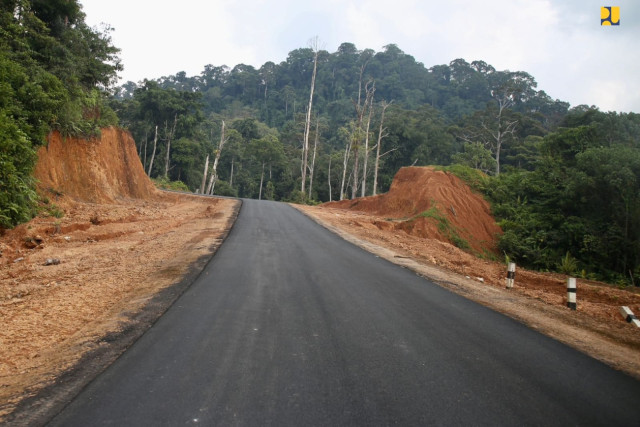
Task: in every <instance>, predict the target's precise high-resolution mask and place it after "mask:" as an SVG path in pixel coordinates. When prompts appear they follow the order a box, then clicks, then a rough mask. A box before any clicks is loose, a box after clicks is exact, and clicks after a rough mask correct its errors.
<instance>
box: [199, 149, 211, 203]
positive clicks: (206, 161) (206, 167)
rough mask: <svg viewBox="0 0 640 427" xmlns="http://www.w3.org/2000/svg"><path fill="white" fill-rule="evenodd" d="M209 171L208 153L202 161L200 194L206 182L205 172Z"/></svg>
mask: <svg viewBox="0 0 640 427" xmlns="http://www.w3.org/2000/svg"><path fill="white" fill-rule="evenodd" d="M208 173H209V155H208V154H207V159H206V160H205V161H204V173H203V174H202V184H200V194H204V186H205V185H206V184H207V174H208Z"/></svg>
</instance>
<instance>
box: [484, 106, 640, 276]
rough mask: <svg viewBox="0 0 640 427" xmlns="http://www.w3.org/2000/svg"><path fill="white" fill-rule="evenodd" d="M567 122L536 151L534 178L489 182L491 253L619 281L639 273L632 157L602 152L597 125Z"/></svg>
mask: <svg viewBox="0 0 640 427" xmlns="http://www.w3.org/2000/svg"><path fill="white" fill-rule="evenodd" d="M584 114H585V115H592V113H591V112H590V111H587V112H585V113H584ZM610 119H611V117H610ZM620 119H621V120H626V119H627V117H621V118H620ZM572 120H574V121H577V122H578V123H580V125H579V126H578V127H575V128H561V129H559V130H558V132H555V133H552V134H550V135H548V136H547V137H545V138H544V139H543V141H542V143H541V144H539V149H540V152H539V155H538V159H537V161H536V167H535V169H534V170H531V171H523V170H514V171H513V172H511V173H509V174H503V175H504V176H502V175H501V176H500V177H499V178H494V179H492V180H491V182H490V185H489V186H488V187H487V195H488V197H489V198H490V199H491V201H492V203H493V211H494V214H495V215H496V217H497V218H498V220H499V224H500V225H501V227H502V229H503V231H504V234H503V235H502V237H501V239H500V242H499V246H500V248H501V249H502V250H503V251H505V252H507V253H509V254H510V255H511V256H513V257H514V258H515V259H516V260H518V263H520V264H523V265H525V266H529V267H535V268H539V269H559V270H561V271H563V272H566V273H568V274H569V272H570V273H571V274H575V272H576V271H577V270H578V265H583V266H584V267H586V268H585V274H586V271H587V270H588V271H592V272H594V273H595V277H599V278H603V279H607V280H610V281H615V280H617V279H616V277H623V278H626V277H628V276H629V273H630V272H633V271H636V270H637V268H638V266H639V265H640V226H639V225H638V224H639V221H638V219H640V150H639V149H638V147H634V148H632V147H628V146H627V144H626V143H622V144H617V143H615V144H613V145H612V146H611V147H607V146H603V142H604V141H603V140H602V139H601V138H602V137H601V136H598V125H597V124H594V123H590V122H588V121H586V122H585V121H579V120H577V116H575V115H574V116H573V118H572ZM569 252H570V254H569ZM567 254H569V255H567ZM572 254H575V255H572ZM574 256H575V258H574ZM559 259H562V262H560V263H558V260H559ZM590 274H591V273H590ZM625 280H626V279H625Z"/></svg>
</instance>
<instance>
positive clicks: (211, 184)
mask: <svg viewBox="0 0 640 427" xmlns="http://www.w3.org/2000/svg"><path fill="white" fill-rule="evenodd" d="M224 128H225V123H224V120H223V121H222V128H221V130H220V143H219V144H218V149H217V150H216V157H215V160H214V161H213V167H212V168H211V179H210V180H209V186H208V187H207V194H213V191H214V188H215V185H216V180H217V179H218V163H219V162H220V156H221V155H222V149H223V148H224V145H225V144H226V143H227V137H226V136H225V132H224ZM208 159H209V156H207V161H208ZM205 172H206V171H205Z"/></svg>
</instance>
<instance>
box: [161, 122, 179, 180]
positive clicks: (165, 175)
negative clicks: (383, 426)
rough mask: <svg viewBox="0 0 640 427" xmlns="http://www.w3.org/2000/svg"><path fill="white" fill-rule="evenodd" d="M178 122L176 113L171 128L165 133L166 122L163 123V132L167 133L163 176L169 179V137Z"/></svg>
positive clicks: (171, 136) (173, 133) (171, 137)
mask: <svg viewBox="0 0 640 427" xmlns="http://www.w3.org/2000/svg"><path fill="white" fill-rule="evenodd" d="M177 124H178V115H177V114H176V115H175V117H174V118H173V128H172V129H171V131H170V132H168V133H167V122H165V123H164V132H165V135H167V155H166V157H165V159H164V178H165V179H169V155H170V153H171V139H173V135H175V133H176V125H177Z"/></svg>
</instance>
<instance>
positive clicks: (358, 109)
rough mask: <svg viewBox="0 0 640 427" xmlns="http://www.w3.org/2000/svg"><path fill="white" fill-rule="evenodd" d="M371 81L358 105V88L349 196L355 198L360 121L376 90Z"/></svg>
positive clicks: (360, 131)
mask: <svg viewBox="0 0 640 427" xmlns="http://www.w3.org/2000/svg"><path fill="white" fill-rule="evenodd" d="M365 65H366V64H365ZM365 65H363V66H362V69H361V71H360V79H361V81H360V85H359V86H362V74H363V72H364V66H365ZM370 83H372V82H371V81H369V82H367V84H366V85H365V94H366V95H365V101H364V104H362V105H360V89H358V104H357V105H356V114H357V117H358V127H357V129H356V141H355V143H354V144H353V182H352V184H351V185H352V187H351V198H352V199H355V198H356V197H357V195H358V184H359V183H360V181H359V180H358V175H359V173H360V171H359V159H360V156H359V153H358V151H359V149H360V141H361V138H362V133H363V132H362V121H363V120H364V114H365V112H366V110H367V106H368V105H369V101H370V99H371V98H372V97H373V94H374V92H375V91H376V87H375V83H373V84H372V85H371V86H369V84H370Z"/></svg>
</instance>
